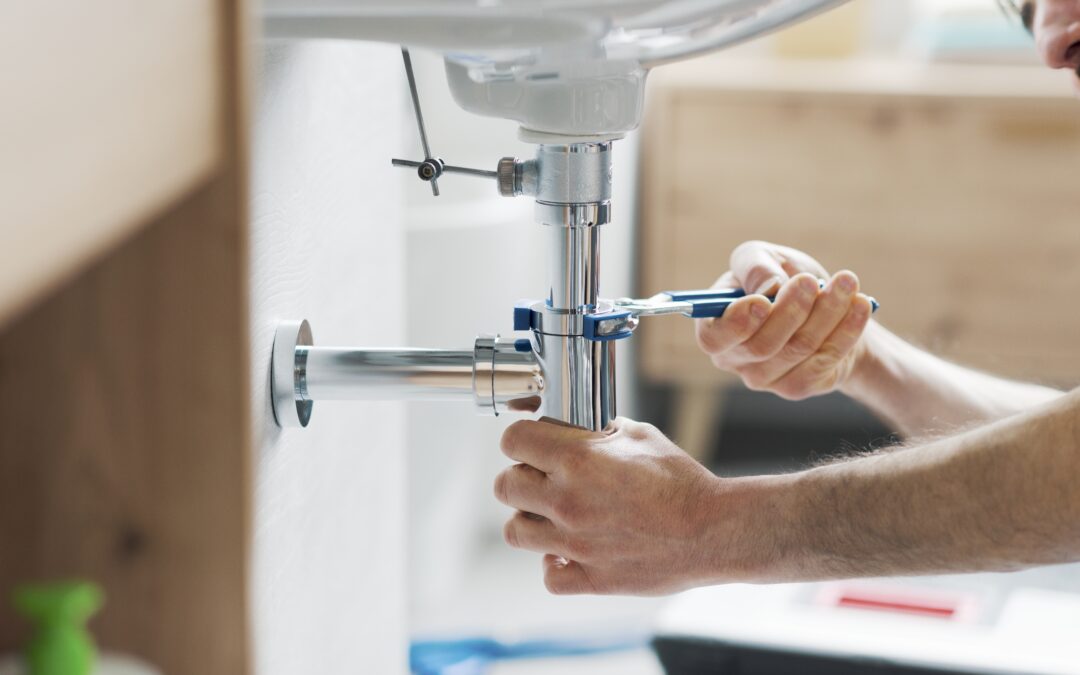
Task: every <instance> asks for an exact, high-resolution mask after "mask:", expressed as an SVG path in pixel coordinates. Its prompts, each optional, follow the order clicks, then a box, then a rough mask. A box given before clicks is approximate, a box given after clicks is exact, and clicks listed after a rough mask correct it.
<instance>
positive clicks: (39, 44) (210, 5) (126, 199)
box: [0, 0, 221, 324]
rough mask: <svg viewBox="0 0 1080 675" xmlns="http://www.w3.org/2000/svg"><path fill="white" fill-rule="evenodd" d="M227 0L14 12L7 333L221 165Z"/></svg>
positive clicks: (8, 108) (1, 123) (2, 203)
mask: <svg viewBox="0 0 1080 675" xmlns="http://www.w3.org/2000/svg"><path fill="white" fill-rule="evenodd" d="M219 4H220V3H218V2H216V1H215V0H167V1H165V2H138V1H137V0H95V1H94V2H80V1H78V0H68V1H66V2H11V3H5V4H4V6H3V9H2V10H0V63H3V64H4V67H3V68H0V99H2V100H3V105H0V250H3V251H5V252H17V255H8V256H5V257H4V264H3V265H0V324H2V323H3V322H4V321H6V320H7V319H9V318H10V317H11V316H13V315H14V314H15V313H16V312H17V311H18V310H19V309H20V308H24V307H26V306H28V304H29V303H30V302H31V301H32V300H34V299H35V298H39V297H41V296H42V294H43V293H45V292H46V291H47V290H48V289H50V288H56V287H57V286H58V284H59V283H60V282H62V281H63V280H65V279H68V278H70V277H71V276H73V275H74V274H75V273H76V272H77V271H78V270H79V269H82V268H83V267H84V266H85V265H86V264H87V263H88V262H89V261H91V260H93V259H94V258H95V257H96V256H97V255H99V254H101V253H102V252H104V251H106V250H107V249H109V248H110V247H111V246H113V245H115V244H116V243H118V242H119V241H120V240H122V239H123V237H125V236H126V235H128V234H130V233H131V232H132V231H133V229H134V228H136V227H137V226H138V225H140V224H142V223H145V222H146V221H147V220H148V218H149V217H151V216H152V215H153V214H155V213H158V212H161V211H162V210H163V209H164V208H165V207H166V206H167V205H168V204H169V203H170V202H172V201H174V200H176V199H177V198H178V197H179V196H180V195H182V194H184V193H185V192H186V191H188V190H190V189H191V188H192V187H193V186H195V185H197V184H198V183H199V182H201V181H203V180H205V179H206V177H207V176H208V175H209V174H210V172H211V170H212V169H213V167H214V166H215V165H216V164H217V162H218V160H219V147H220V142H219V140H220V135H221V115H220V109H221V106H220V100H219V98H220V92H221V87H220V84H221V77H220V73H219V70H218V65H219V63H220V58H221V52H220V49H219V39H218V38H219V36H220V34H221V24H220V21H219V15H218V9H217V8H218V5H219Z"/></svg>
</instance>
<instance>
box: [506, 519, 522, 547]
mask: <svg viewBox="0 0 1080 675" xmlns="http://www.w3.org/2000/svg"><path fill="white" fill-rule="evenodd" d="M503 541H505V542H506V543H507V545H508V546H510V547H511V548H518V544H519V543H520V540H519V538H518V531H517V522H516V518H511V519H510V520H508V521H506V524H505V525H503Z"/></svg>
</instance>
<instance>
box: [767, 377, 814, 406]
mask: <svg viewBox="0 0 1080 675" xmlns="http://www.w3.org/2000/svg"><path fill="white" fill-rule="evenodd" d="M774 391H775V393H776V395H777V396H779V397H780V398H782V399H785V400H788V401H803V400H805V399H808V398H810V396H811V395H812V394H813V392H812V391H811V390H810V387H809V386H808V384H807V382H806V381H805V380H804V379H803V378H802V377H793V378H789V379H786V380H782V381H780V382H777V383H776V387H775V388H774Z"/></svg>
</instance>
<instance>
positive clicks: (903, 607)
mask: <svg viewBox="0 0 1080 675" xmlns="http://www.w3.org/2000/svg"><path fill="white" fill-rule="evenodd" d="M959 604H960V603H959V602H957V601H955V600H950V599H948V598H928V597H912V596H905V595H902V594H900V593H896V592H880V591H873V590H868V589H850V590H847V591H844V592H842V593H840V594H839V595H838V596H837V597H836V606H837V607H850V608H852V609H872V610H877V611H882V612H900V613H902V614H914V615H917V616H927V617H933V618H936V619H952V618H954V617H955V616H956V613H957V610H958V609H959Z"/></svg>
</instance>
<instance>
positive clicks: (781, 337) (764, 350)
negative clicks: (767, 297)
mask: <svg viewBox="0 0 1080 675" xmlns="http://www.w3.org/2000/svg"><path fill="white" fill-rule="evenodd" d="M819 292H820V288H819V286H818V281H817V279H816V278H815V277H814V276H813V275H811V274H800V275H798V276H796V277H794V278H793V279H792V280H791V281H789V282H788V283H786V284H784V286H783V288H781V289H780V292H779V293H778V294H777V296H776V302H774V303H773V308H772V312H771V313H770V314H769V318H768V319H766V320H765V323H764V324H763V325H762V326H761V329H760V330H758V331H757V332H756V333H755V334H754V335H753V336H752V337H751V338H750V339H748V340H747V341H746V342H744V343H743V344H742V345H740V346H739V347H738V352H739V356H741V357H742V358H744V359H745V360H746V361H747V362H751V363H755V362H760V361H765V360H767V359H771V358H773V357H774V356H776V354H777V353H778V352H779V351H780V350H781V349H782V348H783V346H784V345H785V344H787V342H788V340H790V339H791V336H792V335H794V334H795V331H797V330H799V328H801V327H802V325H803V324H804V323H806V320H807V318H809V316H810V312H811V311H812V310H813V308H814V303H815V301H816V300H817V297H818V293H819Z"/></svg>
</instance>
